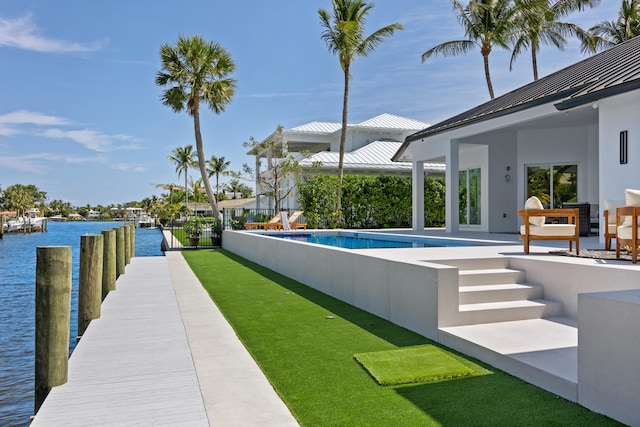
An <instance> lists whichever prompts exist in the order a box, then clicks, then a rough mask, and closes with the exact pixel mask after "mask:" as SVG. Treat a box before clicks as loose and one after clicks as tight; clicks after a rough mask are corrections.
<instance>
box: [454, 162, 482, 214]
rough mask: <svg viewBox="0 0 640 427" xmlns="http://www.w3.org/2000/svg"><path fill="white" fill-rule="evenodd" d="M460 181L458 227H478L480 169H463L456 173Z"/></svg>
mask: <svg viewBox="0 0 640 427" xmlns="http://www.w3.org/2000/svg"><path fill="white" fill-rule="evenodd" d="M458 174H459V175H458V179H459V181H460V192H459V195H460V196H459V208H460V213H459V220H460V225H462V226H464V225H467V226H468V225H480V219H481V209H480V208H481V206H480V200H481V197H480V187H481V172H480V168H476V169H465V170H461V171H460V172H458Z"/></svg>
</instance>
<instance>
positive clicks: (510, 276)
mask: <svg viewBox="0 0 640 427" xmlns="http://www.w3.org/2000/svg"><path fill="white" fill-rule="evenodd" d="M459 275H460V278H459V281H458V284H459V285H460V286H474V285H499V284H509V283H519V282H523V281H524V279H525V273H524V271H520V270H513V269H510V268H488V269H482V270H462V271H460V272H459Z"/></svg>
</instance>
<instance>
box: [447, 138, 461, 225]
mask: <svg viewBox="0 0 640 427" xmlns="http://www.w3.org/2000/svg"><path fill="white" fill-rule="evenodd" d="M445 164H446V168H447V169H446V173H445V180H446V188H447V197H446V221H447V228H446V231H447V233H455V232H456V231H458V230H460V212H459V210H460V207H459V204H460V195H459V194H458V193H459V191H460V190H459V188H460V183H459V175H458V172H459V170H460V151H459V147H458V141H455V140H451V141H449V150H448V152H447V154H446V155H445Z"/></svg>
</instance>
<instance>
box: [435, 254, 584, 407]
mask: <svg viewBox="0 0 640 427" xmlns="http://www.w3.org/2000/svg"><path fill="white" fill-rule="evenodd" d="M438 262H439V263H441V264H446V265H451V266H455V267H458V270H459V286H458V292H459V305H458V313H457V318H456V319H455V320H454V321H453V322H452V324H451V325H449V326H447V327H441V328H440V332H439V338H438V341H439V342H440V343H441V344H443V345H445V346H447V347H450V348H453V349H455V350H457V351H460V352H461V353H463V354H466V355H468V356H472V357H475V358H477V359H479V360H482V361H484V362H486V363H488V364H490V365H492V366H495V367H496V368H499V369H502V370H503V371H505V372H508V373H509V374H511V375H514V376H516V377H518V378H521V379H523V380H525V381H527V382H529V383H531V384H534V385H536V386H538V387H541V388H543V389H545V390H548V391H550V392H552V393H555V394H557V395H558V396H562V397H564V398H565V399H568V400H570V401H573V402H576V401H577V392H578V386H577V383H578V368H577V356H578V331H577V325H576V324H575V321H573V320H571V319H567V318H563V317H561V316H562V314H563V304H562V303H561V302H557V301H548V300H545V299H543V294H544V291H543V287H542V286H540V285H533V284H529V283H526V277H525V276H526V274H525V272H524V271H519V270H515V269H512V268H509V260H508V259H507V258H486V259H463V260H449V261H442V262H441V261H438Z"/></svg>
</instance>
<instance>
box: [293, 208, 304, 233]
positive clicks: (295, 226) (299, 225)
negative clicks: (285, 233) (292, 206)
mask: <svg viewBox="0 0 640 427" xmlns="http://www.w3.org/2000/svg"><path fill="white" fill-rule="evenodd" d="M303 213H304V212H302V211H295V212H294V213H292V214H291V216H290V217H289V225H291V228H292V229H293V230H299V229H301V228H302V229H304V230H306V229H307V223H306V222H300V221H299V219H300V217H301V216H302V214H303Z"/></svg>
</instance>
